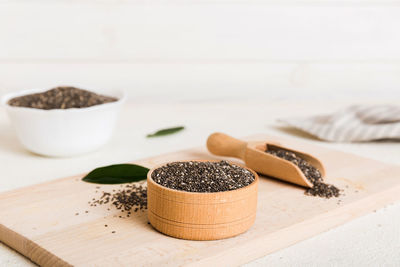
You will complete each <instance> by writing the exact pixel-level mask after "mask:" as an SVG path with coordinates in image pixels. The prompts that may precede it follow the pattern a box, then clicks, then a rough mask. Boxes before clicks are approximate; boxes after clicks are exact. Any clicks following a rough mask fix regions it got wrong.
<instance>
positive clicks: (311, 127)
mask: <svg viewBox="0 0 400 267" xmlns="http://www.w3.org/2000/svg"><path fill="white" fill-rule="evenodd" d="M280 121H282V122H285V123H287V124H289V125H290V126H293V127H295V128H297V129H300V130H302V131H305V132H307V133H309V134H312V135H314V136H316V137H318V138H320V139H322V140H326V141H332V142H358V141H373V140H382V139H400V107H399V106H350V107H348V108H345V109H342V110H339V111H338V112H336V113H333V114H330V115H320V116H313V117H306V118H289V119H281V120H280Z"/></svg>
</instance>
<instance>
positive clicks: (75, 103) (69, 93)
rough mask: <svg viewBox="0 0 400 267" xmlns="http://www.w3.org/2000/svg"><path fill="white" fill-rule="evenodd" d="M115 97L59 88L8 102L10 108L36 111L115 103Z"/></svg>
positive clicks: (72, 88)
mask: <svg viewBox="0 0 400 267" xmlns="http://www.w3.org/2000/svg"><path fill="white" fill-rule="evenodd" d="M117 100H118V99H117V98H115V97H110V96H104V95H99V94H96V93H93V92H90V91H86V90H82V89H79V88H75V87H70V86H59V87H56V88H53V89H50V90H48V91H45V92H42V93H36V94H29V95H23V96H19V97H15V98H12V99H10V100H9V101H8V104H9V105H10V106H15V107H27V108H36V109H45V110H49V109H69V108H86V107H91V106H95V105H100V104H105V103H110V102H115V101H117Z"/></svg>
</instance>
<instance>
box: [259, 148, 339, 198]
mask: <svg viewBox="0 0 400 267" xmlns="http://www.w3.org/2000/svg"><path fill="white" fill-rule="evenodd" d="M265 152H267V153H269V154H271V155H274V156H276V157H279V158H282V159H285V160H288V161H290V162H292V163H294V164H295V165H296V166H298V167H299V168H300V170H301V171H302V172H303V174H304V176H305V177H306V178H307V179H308V180H309V181H310V182H311V183H312V184H313V187H312V188H308V189H307V190H306V192H305V194H306V195H310V196H319V197H324V198H331V197H338V196H339V195H340V189H338V188H337V187H335V186H334V185H330V184H325V183H324V182H323V179H322V175H321V172H320V171H319V170H318V169H317V168H315V167H314V166H312V165H311V164H310V163H309V162H308V161H306V160H304V159H303V158H301V157H299V156H298V155H296V154H295V153H293V152H291V151H287V150H284V149H276V150H275V149H274V150H266V151H265Z"/></svg>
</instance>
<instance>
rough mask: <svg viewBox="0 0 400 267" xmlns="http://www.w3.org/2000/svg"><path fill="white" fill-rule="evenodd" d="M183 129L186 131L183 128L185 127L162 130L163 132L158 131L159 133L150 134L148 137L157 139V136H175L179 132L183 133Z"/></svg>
mask: <svg viewBox="0 0 400 267" xmlns="http://www.w3.org/2000/svg"><path fill="white" fill-rule="evenodd" d="M183 129H185V127H183V126H179V127H173V128H167V129H162V130H158V131H157V132H155V133H153V134H148V135H147V137H148V138H149V137H157V136H163V135H169V134H174V133H177V132H179V131H182V130H183Z"/></svg>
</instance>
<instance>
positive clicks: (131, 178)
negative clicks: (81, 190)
mask: <svg viewBox="0 0 400 267" xmlns="http://www.w3.org/2000/svg"><path fill="white" fill-rule="evenodd" d="M148 172H149V169H148V168H146V167H143V166H140V165H135V164H116V165H110V166H105V167H100V168H97V169H94V170H93V171H91V172H90V173H89V174H87V175H86V176H85V177H83V179H82V181H85V182H88V183H95V184H123V183H133V182H137V181H141V180H144V179H146V178H147V173H148Z"/></svg>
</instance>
